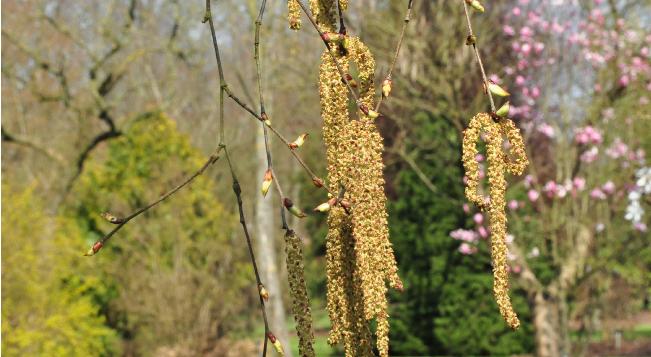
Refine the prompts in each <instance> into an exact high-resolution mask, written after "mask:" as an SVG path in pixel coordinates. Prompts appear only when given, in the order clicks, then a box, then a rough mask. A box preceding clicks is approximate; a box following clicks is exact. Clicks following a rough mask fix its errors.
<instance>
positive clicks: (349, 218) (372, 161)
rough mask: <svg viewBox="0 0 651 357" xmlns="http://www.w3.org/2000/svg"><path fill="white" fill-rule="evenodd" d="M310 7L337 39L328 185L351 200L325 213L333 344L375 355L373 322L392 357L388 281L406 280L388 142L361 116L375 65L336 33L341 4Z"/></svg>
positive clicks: (327, 80) (325, 64)
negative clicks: (397, 246)
mask: <svg viewBox="0 0 651 357" xmlns="http://www.w3.org/2000/svg"><path fill="white" fill-rule="evenodd" d="M289 6H290V10H291V6H292V5H291V4H290V5H289ZM339 6H340V8H341V11H345V10H346V9H347V8H348V1H345V0H344V1H341V0H340V1H339ZM310 10H311V12H312V16H313V17H314V18H315V21H316V24H317V27H318V28H319V30H320V31H321V32H322V33H324V34H325V36H328V38H332V39H336V40H332V41H329V49H328V50H326V52H325V53H324V54H323V55H322V56H321V66H320V72H319V94H320V100H321V117H322V119H323V138H324V142H325V145H326V156H327V163H328V183H329V188H330V191H331V192H339V191H340V189H341V188H342V187H343V188H344V190H345V193H344V196H343V200H346V201H348V202H349V203H350V209H349V211H348V212H346V210H344V209H343V208H342V207H341V206H339V205H334V206H333V207H332V208H331V209H330V211H329V215H328V236H327V238H326V249H327V251H326V274H327V309H328V314H329V317H330V321H331V331H330V335H329V338H328V342H329V343H330V344H333V345H334V344H337V343H343V345H344V351H345V353H346V356H373V348H372V337H371V330H370V327H369V321H370V320H372V319H375V321H376V326H377V328H376V340H377V341H376V347H377V349H378V351H379V353H380V356H388V354H389V314H388V303H387V298H386V293H387V285H386V284H387V282H388V283H389V285H390V286H391V287H393V288H396V289H400V290H401V289H402V282H401V281H400V278H399V277H398V268H397V264H396V261H395V257H394V254H393V248H392V245H391V243H390V242H389V229H388V222H387V213H386V196H385V193H384V183H385V182H384V176H383V170H384V164H383V162H382V152H383V148H384V147H383V139H382V136H381V135H380V133H379V132H378V129H377V127H376V125H375V122H374V118H373V117H370V116H369V115H368V114H364V113H368V112H369V111H370V110H372V109H373V107H374V96H375V87H374V76H375V60H374V59H373V55H372V54H371V52H370V51H369V49H368V48H367V47H366V46H365V45H364V44H363V43H362V42H361V41H360V39H359V38H357V37H352V36H343V35H338V34H337V33H336V32H337V19H338V11H337V10H338V9H337V1H336V0H310ZM289 18H290V23H292V18H293V19H295V18H296V16H293V15H291V11H290V16H289ZM332 34H334V35H332ZM324 38H325V37H324ZM333 56H334V57H335V58H336V61H337V62H335V60H333ZM351 62H352V63H354V64H355V66H356V69H357V73H358V83H357V86H356V87H357V88H358V92H359V103H356V104H358V105H361V106H362V107H364V108H365V111H364V112H362V111H360V110H357V113H356V114H357V115H358V119H357V120H351V117H350V113H349V98H350V97H349V92H348V88H347V86H346V85H345V82H344V80H343V78H342V75H341V73H340V72H339V70H338V68H337V65H336V63H338V64H339V66H340V67H341V69H342V70H343V71H344V72H345V73H348V72H349V68H350V63H351ZM348 76H350V75H347V77H348ZM351 79H352V76H350V78H349V80H351Z"/></svg>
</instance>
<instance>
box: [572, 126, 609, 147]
mask: <svg viewBox="0 0 651 357" xmlns="http://www.w3.org/2000/svg"><path fill="white" fill-rule="evenodd" d="M574 141H576V143H577V144H580V145H585V144H588V143H592V144H601V142H602V141H603V136H602V135H601V132H600V131H599V130H597V129H595V128H594V127H593V126H591V125H588V126H586V127H583V128H579V129H577V131H576V133H575V135H574Z"/></svg>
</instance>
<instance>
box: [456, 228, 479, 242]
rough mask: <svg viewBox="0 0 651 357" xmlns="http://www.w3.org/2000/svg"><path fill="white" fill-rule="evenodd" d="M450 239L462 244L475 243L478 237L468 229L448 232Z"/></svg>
mask: <svg viewBox="0 0 651 357" xmlns="http://www.w3.org/2000/svg"><path fill="white" fill-rule="evenodd" d="M450 237H452V238H453V239H456V240H460V241H463V242H469V243H472V242H476V241H477V240H478V239H479V236H478V235H477V233H476V232H475V231H471V230H468V229H461V228H459V229H456V230H454V231H452V232H450Z"/></svg>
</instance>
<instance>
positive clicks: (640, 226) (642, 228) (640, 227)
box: [633, 222, 647, 232]
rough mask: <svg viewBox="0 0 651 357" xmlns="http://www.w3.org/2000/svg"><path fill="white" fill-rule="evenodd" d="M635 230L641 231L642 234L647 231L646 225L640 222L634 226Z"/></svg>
mask: <svg viewBox="0 0 651 357" xmlns="http://www.w3.org/2000/svg"><path fill="white" fill-rule="evenodd" d="M633 228H634V229H635V230H636V231H640V232H646V231H647V226H646V223H642V222H638V223H635V224H633Z"/></svg>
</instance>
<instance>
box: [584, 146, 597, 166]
mask: <svg viewBox="0 0 651 357" xmlns="http://www.w3.org/2000/svg"><path fill="white" fill-rule="evenodd" d="M598 156H599V149H598V148H597V147H596V146H593V147H591V148H590V149H589V150H587V151H586V152H584V153H583V154H581V157H580V159H581V161H582V162H585V163H586V164H589V163H591V162H594V161H596V160H597V157H598Z"/></svg>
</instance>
